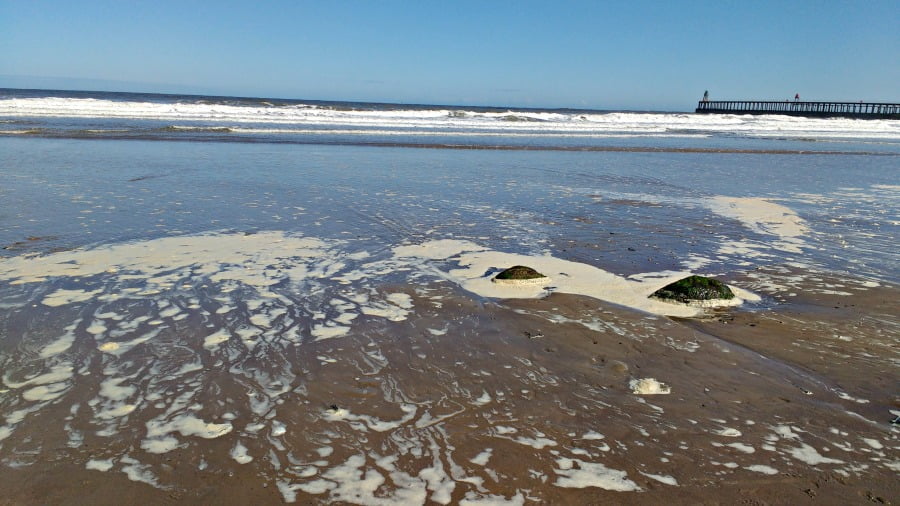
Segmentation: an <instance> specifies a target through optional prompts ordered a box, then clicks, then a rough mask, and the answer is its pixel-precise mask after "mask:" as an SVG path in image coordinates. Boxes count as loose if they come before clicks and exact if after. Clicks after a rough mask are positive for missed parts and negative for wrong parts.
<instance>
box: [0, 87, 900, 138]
mask: <svg viewBox="0 0 900 506" xmlns="http://www.w3.org/2000/svg"><path fill="white" fill-rule="evenodd" d="M25 118H30V119H40V118H73V119H101V120H122V121H129V120H138V121H155V122H162V123H169V124H170V125H171V128H172V129H195V130H197V131H203V130H204V129H206V131H209V132H218V133H228V132H230V130H226V129H231V128H232V127H233V125H249V124H253V125H293V126H297V127H304V126H306V127H330V128H341V127H342V128H344V129H346V130H353V129H356V128H375V129H382V130H386V129H398V130H399V129H410V130H415V131H435V132H446V131H467V132H471V133H473V134H477V135H481V134H484V133H486V132H497V131H509V132H516V133H523V134H531V135H552V134H561V135H565V136H579V135H585V136H602V135H604V134H610V133H612V134H615V135H626V134H671V135H685V136H711V135H712V136H728V135H737V136H741V137H751V138H773V139H774V138H779V139H789V140H808V139H813V140H816V139H881V140H898V141H900V121H897V120H858V119H845V118H828V119H817V118H802V117H793V116H777V115H770V116H750V115H728V114H723V115H695V114H685V113H638V112H607V113H604V112H597V113H591V112H585V111H576V112H557V111H533V110H506V111H500V110H497V111H483V110H474V109H473V110H463V109H448V108H440V107H436V108H432V109H428V108H423V107H415V108H409V109H403V108H399V107H398V108H385V109H372V108H369V109H366V108H362V107H356V106H352V105H349V104H348V105H347V106H346V107H341V106H339V105H316V104H302V103H301V104H296V103H294V104H279V105H275V104H274V103H273V102H268V101H263V100H257V101H249V100H248V101H243V102H241V101H236V102H233V103H223V102H222V101H218V102H216V101H197V100H194V101H184V102H172V101H169V102H164V101H153V102H150V101H122V100H109V99H102V98H67V97H25V98H21V97H14V98H4V99H0V120H2V121H7V122H9V121H21V120H23V119H25ZM190 122H197V123H203V125H202V126H197V127H194V126H184V125H181V124H180V123H190Z"/></svg>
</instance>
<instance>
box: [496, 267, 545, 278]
mask: <svg viewBox="0 0 900 506" xmlns="http://www.w3.org/2000/svg"><path fill="white" fill-rule="evenodd" d="M546 277H547V276H544V275H543V274H541V273H540V272H538V271H536V270H534V269H532V268H531V267H525V266H524V265H516V266H513V267H510V268H509V269H506V270H505V271H503V272H501V273H500V274H497V275H496V276H494V279H538V278H546Z"/></svg>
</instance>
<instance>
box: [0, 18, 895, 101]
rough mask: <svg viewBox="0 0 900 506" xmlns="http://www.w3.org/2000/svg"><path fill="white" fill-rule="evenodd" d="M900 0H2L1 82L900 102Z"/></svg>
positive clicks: (435, 96)
mask: <svg viewBox="0 0 900 506" xmlns="http://www.w3.org/2000/svg"><path fill="white" fill-rule="evenodd" d="M898 26H900V1H897V0H887V1H881V0H866V1H849V2H844V1H839V0H818V1H784V0H783V1H765V0H757V1H750V0H746V1H727V0H719V1H708V2H707V1H683V2H676V1H653V2H651V1H634V0H632V1H627V2H626V1H624V0H623V1H621V2H612V1H600V0H595V1H571V2H550V1H547V2H529V1H516V2H508V1H491V0H483V1H478V2H474V1H473V2H470V1H456V2H451V1H444V2H437V1H414V0H409V1H404V2H395V1H389V0H379V1H374V0H373V1H324V0H323V1H321V2H303V1H284V2H274V1H273V2H229V1H216V2H212V1H210V2H199V1H189V0H182V1H167V0H156V1H153V2H149V1H146V2H138V1H134V2H132V1H91V0H80V1H77V2H75V1H43V2H39V1H35V2H25V1H16V0H0V47H2V48H3V50H2V51H0V87H3V86H8V87H35V88H66V89H103V90H110V91H149V92H167V93H204V94H219V95H222V94H224V95H241V96H266V97H282V98H299V99H321V100H364V101H382V102H405V103H438V104H467V105H508V106H535V107H587V108H601V109H610V108H626V109H658V110H690V109H693V107H694V103H695V102H696V100H698V99H699V98H700V96H701V95H702V93H703V91H704V90H705V89H708V90H709V91H710V96H711V98H712V99H728V98H735V99H740V98H759V99H786V98H788V97H793V95H794V93H800V94H801V97H802V98H804V99H809V100H866V101H893V102H898V101H900V29H898Z"/></svg>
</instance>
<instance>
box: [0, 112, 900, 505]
mask: <svg viewBox="0 0 900 506" xmlns="http://www.w3.org/2000/svg"><path fill="white" fill-rule="evenodd" d="M112 98H116V97H112ZM35 100H37V101H38V102H37V105H39V106H41V107H49V106H53V104H58V102H59V101H61V103H62V104H63V105H65V107H68V108H69V109H66V111H69V110H74V111H76V112H77V117H75V118H74V119H72V118H71V117H69V116H65V115H64V114H63V113H60V114H59V115H57V116H53V117H52V118H51V119H48V120H46V121H45V122H44V123H41V125H43V126H38V127H37V128H44V129H45V130H53V131H54V132H56V133H53V134H47V135H43V134H40V135H38V134H35V135H31V134H27V135H26V134H22V135H18V134H16V135H12V134H10V135H3V136H0V168H2V170H0V198H2V201H3V202H4V204H5V205H4V207H3V208H2V209H0V248H2V249H0V466H2V472H0V490H2V491H3V494H0V504H10V505H22V504H27V505H30V504H85V503H90V504H123V503H129V504H250V503H252V504H284V503H296V504H363V505H367V504H375V505H381V504H432V503H436V504H469V505H477V504H482V505H499V504H511V505H525V504H663V503H668V504H735V503H740V504H841V505H843V504H867V503H870V502H873V503H885V504H890V503H894V502H896V498H897V497H898V496H900V490H898V485H897V480H896V475H897V472H898V470H900V459H898V451H897V450H898V446H900V445H898V440H897V437H898V432H897V431H898V429H897V425H896V424H893V423H892V421H893V420H894V419H895V418H896V417H897V416H898V415H900V398H898V392H900V390H898V385H900V381H898V380H900V376H898V374H897V371H898V368H897V366H898V359H900V357H898V348H897V343H898V337H900V317H898V314H897V310H896V304H895V303H894V300H895V299H896V296H897V293H898V285H897V282H898V276H897V273H898V263H897V256H896V253H895V243H896V236H897V231H898V226H900V225H898V223H900V222H898V219H897V216H898V203H900V191H898V190H900V187H898V186H897V185H896V181H895V178H896V154H892V153H893V151H892V150H894V149H895V147H894V145H893V144H889V143H888V144H885V143H883V142H882V141H869V140H865V141H863V140H858V141H856V140H853V141H843V140H842V141H840V142H831V141H828V140H824V141H822V142H816V143H810V142H808V143H806V144H803V143H802V141H800V140H797V139H790V140H786V141H783V140H774V141H770V140H768V139H767V138H762V137H753V138H750V137H745V138H741V137H736V136H735V135H733V130H728V131H726V132H725V133H723V134H722V135H721V137H720V138H716V139H714V140H712V141H708V142H707V141H706V140H704V139H705V138H704V137H699V136H698V137H689V138H681V137H676V138H672V137H660V138H655V137H654V138H646V137H635V136H632V137H623V138H621V139H618V140H615V141H609V143H608V147H609V148H610V149H607V148H606V147H604V146H607V144H606V143H607V140H606V139H607V137H597V138H592V139H593V140H590V141H589V142H588V141H583V139H584V138H583V137H573V139H576V140H572V139H570V138H568V137H560V138H559V139H562V140H558V139H557V138H556V137H551V136H548V137H540V130H537V127H535V126H534V125H535V124H537V122H530V123H529V122H524V121H511V120H508V119H505V118H506V116H502V115H496V114H495V113H493V112H477V111H476V112H472V113H466V114H469V116H447V114H446V111H443V112H440V111H439V113H440V114H442V115H439V114H437V113H435V112H433V111H430V110H416V111H412V112H409V111H399V112H398V111H394V110H388V111H387V112H385V111H383V110H380V109H379V110H373V111H362V112H359V111H354V112H353V115H350V114H349V113H345V112H344V111H337V112H335V111H332V110H331V109H321V110H314V112H317V114H318V115H316V116H313V120H316V121H318V119H319V118H325V120H327V121H330V122H339V121H346V122H350V121H356V122H357V123H361V122H362V121H363V120H365V121H368V122H374V121H375V119H373V118H378V121H382V123H384V125H386V126H380V127H379V128H380V130H378V131H377V132H375V133H362V134H359V133H353V134H347V133H340V132H345V131H346V130H347V128H348V126H347V125H344V124H338V125H337V126H335V127H334V128H335V129H333V130H327V129H326V128H325V127H322V128H323V130H317V131H316V132H317V133H315V134H309V135H307V134H304V133H297V131H299V127H298V128H297V129H295V130H296V131H294V133H290V134H285V133H283V132H279V133H259V134H249V133H246V132H244V133H239V134H238V133H235V132H234V131H228V132H226V131H224V130H222V128H225V127H228V125H229V123H227V122H228V121H230V119H231V117H229V118H226V119H225V120H221V121H220V122H219V123H216V122H214V121H213V120H210V119H208V117H207V116H204V118H206V119H204V121H206V122H207V123H204V124H203V125H202V128H206V130H203V131H198V130H184V129H183V128H184V125H182V124H180V123H179V124H177V125H174V126H178V128H168V126H166V124H165V123H163V124H162V125H163V126H160V124H159V123H158V122H159V121H161V120H160V119H158V118H156V117H153V118H149V119H148V118H142V117H137V118H130V117H129V118H126V119H121V118H120V117H119V116H115V115H113V114H111V113H108V114H107V113H103V114H107V116H102V115H101V116H95V118H99V119H91V118H87V116H90V114H95V115H97V114H100V113H97V112H96V110H99V109H96V108H99V107H104V108H109V110H112V111H113V112H115V111H128V110H129V108H132V109H135V110H139V111H149V112H147V114H169V112H168V111H169V110H170V108H168V107H167V106H166V104H165V103H163V104H162V105H159V104H157V103H153V104H149V105H146V106H145V105H141V104H134V103H126V104H125V105H121V104H119V102H115V100H112V99H111V98H110V97H102V96H101V97H98V98H97V99H96V100H94V101H89V102H88V105H87V106H86V105H84V104H83V103H82V102H80V101H79V100H83V99H82V98H77V99H75V98H72V99H57V98H40V97H38V98H37V99H35ZM183 100H184V101H185V103H187V104H188V105H185V106H184V110H185V111H189V112H190V111H194V112H191V114H195V115H200V114H207V115H212V114H213V113H215V112H216V111H217V110H218V109H216V107H219V106H217V105H216V104H212V105H210V104H208V103H205V102H204V103H200V102H196V100H195V102H196V103H194V102H190V100H189V99H183ZM180 103H181V102H180ZM117 104H118V105H117ZM138 106H140V108H139V107H138ZM189 106H190V107H189ZM55 107H61V106H58V105H56V106H55ZM90 107H94V108H95V109H90ZM117 107H118V109H117ZM179 107H181V105H179ZM229 107H232V106H229ZM253 107H255V108H263V106H260V105H254V106H253ZM265 107H268V106H265ZM287 107H289V106H285V108H287ZM290 107H293V106H290ZM79 108H80V109H79ZM270 109H272V110H270ZM106 110H107V109H103V111H106ZM297 110H299V111H301V112H302V113H303V114H308V112H309V111H308V110H307V109H297ZM159 111H163V112H159ZM210 111H212V112H210ZM64 112H65V111H64ZM252 112H253V114H256V115H261V113H259V111H257V109H254V110H253V111H252ZM263 112H265V113H267V114H271V116H272V117H278V118H281V116H279V114H288V113H289V114H295V115H297V114H300V113H297V112H296V111H295V109H290V108H288V109H287V112H286V113H285V112H284V111H282V110H280V109H277V108H276V107H274V106H273V107H271V108H269V109H263ZM238 113H240V114H245V113H244V112H241V111H238V112H230V113H229V114H233V117H238V116H236V115H237V114H238ZM142 114H143V113H142ZM185 114H187V113H185ZM367 114H368V115H369V116H366V115H367ZM522 114H525V113H522ZM528 114H533V115H535V116H537V115H538V113H528ZM629 114H631V113H629ZM246 115H247V116H248V117H250V116H252V115H250V114H249V113H246ZM329 115H330V116H329ZM341 115H347V116H349V117H350V119H344V118H343V116H341ZM391 115H393V116H391ZM623 115H624V116H627V117H625V118H624V119H619V120H616V121H623V122H624V121H632V122H634V123H635V124H644V123H649V122H655V123H654V124H661V123H660V122H664V121H669V122H670V123H672V124H674V125H676V126H678V127H679V128H680V127H683V125H682V124H681V123H683V122H686V121H693V120H692V119H691V118H690V117H683V116H684V115H671V116H672V117H666V116H665V115H661V114H657V115H648V116H647V117H643V116H641V117H638V116H640V115H638V114H636V113H635V114H632V115H631V116H634V117H631V116H628V115H625V114H624V113H623V114H620V116H623ZM385 116H388V117H389V118H394V117H399V118H401V119H400V120H393V119H389V120H384V119H383V117H385ZM495 116H496V117H495ZM598 116H599V115H598ZM209 117H212V116H209ZM252 117H254V118H255V117H256V116H252ZM410 117H413V118H419V119H418V120H416V121H421V122H425V121H426V120H427V121H428V122H432V123H435V124H437V125H438V127H428V128H440V125H442V124H443V123H441V122H445V123H446V122H450V124H451V126H453V127H454V128H462V127H461V126H460V125H464V126H465V125H469V123H471V124H474V125H475V126H468V127H467V128H470V131H467V133H465V135H457V136H456V137H453V135H455V134H453V135H449V134H448V135H449V136H450V137H451V139H450V140H452V141H454V142H457V141H460V142H461V141H463V140H465V139H466V138H467V137H466V136H476V137H477V136H479V135H481V134H482V133H483V132H482V131H481V130H477V129H478V128H484V129H487V127H486V126H484V127H483V126H482V125H490V128H492V129H493V130H492V131H495V132H499V133H498V134H497V135H496V136H493V137H491V136H488V135H484V136H482V138H480V139H481V141H480V144H479V143H478V142H476V143H474V144H472V145H471V146H472V149H443V148H442V147H438V146H435V145H432V144H434V143H433V142H431V140H429V141H428V142H422V141H418V145H417V147H422V148H423V149H409V148H406V147H397V146H396V145H394V146H392V147H385V146H378V145H377V143H379V142H382V141H383V140H384V138H388V140H389V141H390V142H394V143H395V144H397V142H398V141H399V142H400V143H401V144H402V143H408V142H411V143H415V142H416V141H415V138H416V137H415V136H418V137H421V138H427V139H431V137H429V136H428V135H431V134H435V132H425V133H422V132H418V131H416V132H413V133H410V132H411V131H412V129H415V128H420V127H419V126H416V125H418V124H417V123H416V124H413V126H409V124H407V123H401V121H402V122H406V121H408V118H410ZM540 117H541V118H542V121H545V122H550V121H557V122H558V124H555V126H554V125H551V126H548V127H541V128H545V129H546V130H547V131H553V128H558V129H564V128H566V129H582V130H587V129H589V128H609V124H610V123H611V120H609V119H608V118H606V117H605V116H604V117H600V118H599V119H597V120H596V124H597V125H600V126H599V127H598V126H596V125H591V124H590V121H591V120H589V119H581V118H580V117H578V116H576V115H572V116H571V117H569V116H563V115H561V114H560V113H556V112H553V113H550V112H548V113H540ZM617 117H619V116H617ZM29 118H31V117H29ZM422 118H425V119H422ZM460 118H461V119H460ZM473 118H474V119H473ZM560 118H561V119H560ZM163 119H165V120H167V121H168V120H169V119H170V118H168V117H165V118H163ZM301 119H302V118H301ZM15 121H20V122H28V121H32V122H36V123H40V122H41V121H44V120H38V119H27V120H19V119H16V120H15ZM89 121H94V122H95V123H97V124H89V125H88V124H86V123H87V122H89ZM185 121H186V122H187V121H197V120H195V119H190V120H185ZM297 121H300V120H297ZM310 121H312V120H310ZM323 121H324V120H323ZM391 121H394V123H391ZM697 121H701V120H697ZM702 121H709V120H706V119H704V120H702ZM740 121H748V120H746V119H741V120H740ZM765 121H770V122H775V120H765ZM820 121H824V120H820ZM453 122H457V123H453ZM463 122H469V123H465V124H464V123H463ZM491 122H493V123H491ZM604 122H605V123H604ZM522 123H526V124H527V125H529V126H528V128H532V129H535V130H534V131H533V132H529V131H526V130H522V127H520V125H521V124H522ZM13 125H14V127H15V128H19V126H21V127H22V128H26V127H27V128H33V127H34V126H33V125H30V124H27V125H26V124H24V123H22V124H20V123H15V124H13ZM17 125H18V126H17ZM192 125H193V124H192ZM792 125H793V128H796V129H799V130H802V131H803V132H806V131H807V130H803V129H812V128H818V129H820V130H822V131H824V130H825V129H826V127H827V128H831V129H832V130H833V131H840V132H844V133H843V135H856V134H854V132H853V131H850V130H846V128H847V127H846V125H844V124H843V123H840V122H838V123H836V124H835V123H821V124H820V123H809V124H792ZM194 126H196V125H194ZM194 126H192V128H194ZM263 126H265V125H263ZM300 126H302V127H304V128H305V127H306V125H300ZM315 126H317V127H321V125H315ZM350 126H353V124H350ZM702 126H703V127H704V128H708V127H710V125H709V124H707V123H703V124H702ZM778 126H779V125H778V124H777V122H775V126H772V125H770V124H768V123H763V124H759V123H752V124H749V126H747V128H756V129H757V131H762V132H763V133H764V134H765V135H774V134H772V132H774V131H775V129H776V127H778ZM86 127H89V128H90V129H91V130H102V131H106V130H110V131H112V130H123V129H124V130H127V132H129V134H128V135H130V136H131V137H132V138H130V139H127V140H126V139H124V138H120V133H115V132H114V133H111V134H108V135H107V134H102V133H100V134H93V133H92V134H90V135H95V136H99V137H100V138H91V139H87V138H85V135H87V134H84V130H85V128H86ZM196 127H197V128H200V126H196ZM876 127H877V128H878V129H880V130H877V133H878V135H888V134H889V131H888V130H889V127H890V125H887V126H885V125H881V126H878V125H875V126H874V127H872V128H876ZM11 128H12V127H11ZM337 128H340V129H341V130H340V131H338V130H336V129H337ZM421 128H425V127H421ZM728 128H732V127H730V126H729V127H728ZM741 128H744V127H741ZM842 128H843V129H845V130H841V129H842ZM210 129H212V130H210ZM391 129H394V130H391ZM513 129H518V130H513ZM767 129H768V130H767ZM566 131H568V130H566ZM60 132H62V133H60ZM73 132H74V133H73ZM154 132H157V133H154ZM185 132H187V133H185ZM198 132H199V133H198ZM329 132H330V133H329ZM367 132H368V131H367ZM385 132H388V133H385ZM504 132H505V133H504ZM509 132H513V133H509ZM885 132H886V133H885ZM426 133H427V134H428V135H426ZM639 133H640V132H639ZM254 135H255V136H256V137H253V136H254ZM354 135H355V136H357V137H358V138H354V137H352V136H354ZM436 135H437V134H435V135H431V136H432V137H434V136H436ZM441 135H443V134H441ZM503 135H508V136H509V138H508V139H507V138H506V137H503ZM627 135H632V134H631V133H628V134H627ZM640 135H644V134H643V133H640ZM704 135H706V134H704ZM803 135H809V134H807V133H804V134H803ZM872 135H875V134H872ZM171 136H181V137H180V138H179V139H177V140H178V142H172V140H173V139H170V138H169V137H171ZM203 136H206V137H203ZM229 136H237V138H236V139H234V140H233V141H232V140H231V139H230V138H229ZM248 136H249V137H248ZM292 136H295V137H297V139H299V141H298V142H294V141H293V140H291V139H294V137H292ZM304 136H306V137H304ZM329 136H331V137H329ZM528 136H531V137H528ZM200 137H203V138H202V139H200ZM326 138H327V139H328V140H327V142H324V141H323V139H326ZM297 139H294V140H297ZM554 139H557V140H554ZM598 139H601V140H598ZM635 139H638V140H635ZM288 140H290V142H287V141H288ZM345 141H347V142H345ZM351 141H352V142H351ZM497 142H506V144H505V146H506V148H504V149H498V150H493V149H484V148H485V147H486V146H488V145H489V144H495V143H497ZM547 142H549V143H554V142H555V143H556V144H555V145H556V146H557V147H558V148H559V149H542V148H540V146H542V145H543V144H544V143H547ZM579 142H585V144H588V146H587V147H588V148H591V146H593V147H594V148H596V149H594V148H591V149H585V150H579V149H571V148H572V147H573V145H574V144H577V143H579ZM372 143H375V144H376V145H375V146H373V145H371V144H372ZM628 143H631V145H630V146H629V145H626V144H628ZM635 143H636V144H635ZM717 144H718V145H717ZM521 146H530V147H529V148H528V149H519V148H520V147H521ZM673 146H674V147H676V148H677V147H679V146H680V147H681V148H684V149H670V148H672V147H673ZM797 146H801V147H804V148H811V147H814V148H815V149H817V150H818V152H817V153H815V154H803V155H799V154H789V153H795V152H799V151H805V150H806V149H797ZM885 146H887V147H885ZM576 147H577V146H576ZM620 147H622V148H627V149H620ZM507 148H508V149H507ZM697 148H703V149H697ZM717 149H724V150H730V151H729V152H712V151H714V150H717ZM782 151H783V152H782ZM776 152H777V153H780V154H775V153H776ZM844 152H848V153H852V154H847V155H844V154H836V153H844ZM870 152H877V153H879V156H868V155H865V154H864V153H870ZM514 265H525V266H529V267H531V268H533V269H536V270H537V271H538V272H540V273H541V274H543V275H544V276H546V278H544V279H545V281H543V282H533V283H526V284H521V285H520V284H508V283H507V284H504V283H495V282H493V281H492V278H493V277H494V276H495V275H496V274H498V273H499V272H501V271H502V270H504V269H506V268H508V267H512V266H514ZM694 274H698V275H703V276H710V277H713V278H715V279H718V280H720V281H722V282H724V283H726V284H727V285H729V287H731V289H732V290H733V292H734V293H735V295H736V298H735V299H733V300H731V301H730V302H729V304H730V305H728V306H724V307H712V308H711V307H699V305H693V306H689V305H680V304H673V303H669V302H664V301H661V300H658V299H656V298H653V297H651V295H652V294H653V293H655V292H656V290H658V289H660V288H662V287H664V286H665V285H667V284H669V283H670V282H673V281H677V280H679V279H681V278H683V277H686V276H689V275H694Z"/></svg>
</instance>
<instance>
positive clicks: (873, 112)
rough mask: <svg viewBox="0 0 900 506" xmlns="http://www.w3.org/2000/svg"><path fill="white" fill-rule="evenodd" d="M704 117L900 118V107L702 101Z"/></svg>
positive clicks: (798, 102) (848, 103)
mask: <svg viewBox="0 0 900 506" xmlns="http://www.w3.org/2000/svg"><path fill="white" fill-rule="evenodd" d="M696 112H697V113H701V114H786V115H790V116H808V117H818V118H831V117H844V118H868V119H900V104H891V103H875V102H800V101H798V100H795V101H787V100H786V101H781V102H778V101H755V100H715V101H700V102H699V103H698V104H697V110H696Z"/></svg>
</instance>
